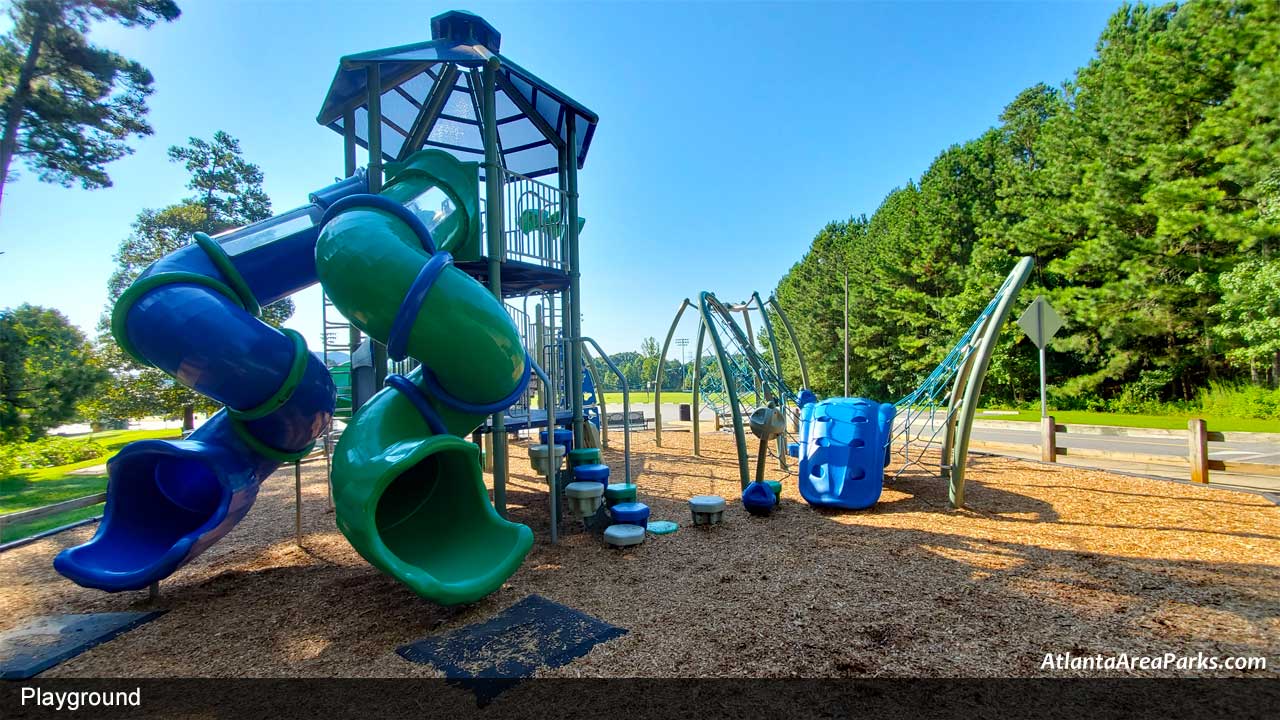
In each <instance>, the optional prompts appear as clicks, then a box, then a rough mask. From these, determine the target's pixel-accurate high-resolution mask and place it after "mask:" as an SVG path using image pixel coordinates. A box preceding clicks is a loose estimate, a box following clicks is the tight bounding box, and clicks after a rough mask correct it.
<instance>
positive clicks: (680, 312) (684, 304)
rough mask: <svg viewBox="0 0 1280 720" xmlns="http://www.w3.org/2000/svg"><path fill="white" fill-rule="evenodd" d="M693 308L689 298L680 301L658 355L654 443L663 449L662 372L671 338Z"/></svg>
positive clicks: (654, 389) (655, 380)
mask: <svg viewBox="0 0 1280 720" xmlns="http://www.w3.org/2000/svg"><path fill="white" fill-rule="evenodd" d="M690 307H693V303H692V302H690V301H689V298H685V299H684V300H681V301H680V307H679V308H678V309H676V318H675V319H674V320H672V321H671V327H670V328H668V329H667V339H666V340H663V341H662V352H661V353H660V354H659V355H658V373H657V375H656V376H655V377H654V379H653V433H654V442H655V443H657V445H658V447H662V371H663V366H664V364H665V363H666V361H667V350H669V349H671V338H673V337H675V334H676V326H678V325H679V324H680V318H681V317H683V316H684V311H685V310H688V309H689V308H690ZM693 393H694V395H697V394H698V386H697V385H694V387H693Z"/></svg>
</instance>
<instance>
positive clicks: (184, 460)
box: [53, 174, 367, 592]
mask: <svg viewBox="0 0 1280 720" xmlns="http://www.w3.org/2000/svg"><path fill="white" fill-rule="evenodd" d="M364 192H367V182H366V180H365V177H364V175H363V174H358V175H354V176H352V177H350V178H347V179H346V180H343V181H340V182H338V183H336V184H334V185H331V186H329V187H327V188H325V189H323V190H320V191H318V192H316V193H314V194H312V195H311V197H310V200H311V203H310V204H309V205H305V206H303V207H300V208H297V209H296V210H293V211H290V212H287V213H284V214H282V215H277V216H276V217H273V218H271V219H269V220H264V221H262V222H260V223H257V224H254V225H250V226H247V227H244V228H241V229H239V230H235V231H232V232H230V233H227V234H225V235H223V236H220V237H218V238H217V239H214V238H210V237H208V236H206V235H203V234H199V233H197V235H196V242H195V243H194V244H192V245H190V246H187V247H185V248H183V249H181V250H178V251H176V252H174V253H172V254H170V255H168V256H166V257H164V258H162V259H160V260H158V261H156V262H155V263H154V264H152V265H151V266H150V267H148V268H147V269H146V270H145V271H143V273H142V274H141V275H140V276H139V277H138V279H137V280H136V281H135V282H134V283H133V285H132V286H130V287H129V289H128V290H126V291H125V293H124V294H123V295H122V296H121V297H120V299H119V301H118V302H117V303H116V305H115V308H114V313H113V315H112V334H113V335H114V336H115V338H116V341H117V342H118V343H119V344H120V346H121V348H123V349H124V350H125V352H127V353H128V354H129V355H131V356H132V357H134V358H135V359H137V360H138V361H139V362H141V363H143V364H146V365H150V366H152V367H156V368H159V369H160V370H163V371H164V372H165V373H168V374H169V375H170V376H172V377H173V378H174V380H176V381H177V382H179V383H181V384H182V385H184V386H186V387H189V388H191V389H192V390H195V391H197V392H199V393H201V394H203V395H206V396H208V397H210V398H212V399H213V400H215V401H217V402H219V403H222V404H224V405H225V406H226V407H225V408H223V409H222V410H221V411H219V412H218V413H217V414H216V415H214V416H213V417H212V418H211V419H210V420H209V421H208V422H206V423H205V424H204V425H202V426H201V427H200V428H199V429H198V430H196V431H195V432H194V433H192V434H191V436H190V437H189V438H187V439H185V440H143V441H139V442H135V443H131V444H129V445H127V446H126V447H125V448H124V449H123V450H121V451H120V452H119V454H117V455H116V456H115V457H113V458H112V459H111V460H110V462H108V463H107V471H108V476H109V480H108V484H107V503H106V508H105V510H104V511H103V517H102V522H101V523H100V525H99V526H98V531H97V533H96V534H95V535H94V536H93V538H92V539H91V540H90V541H89V542H87V543H85V544H83V545H80V546H77V547H73V548H69V549H67V550H64V551H62V552H61V553H59V554H58V556H57V557H56V558H55V559H54V563H53V564H54V568H56V569H57V571H58V572H59V573H61V574H62V575H64V576H66V577H67V578H69V579H71V580H73V581H74V582H76V583H78V584H80V585H83V586H86V587H92V588H98V589H100V590H106V591H111V592H116V591H122V590H137V589H140V588H144V587H146V586H148V585H150V584H151V583H152V582H156V581H158V580H160V579H161V578H164V577H166V576H168V575H169V574H170V573H172V572H173V571H174V570H176V569H178V568H179V567H181V566H182V565H183V564H185V563H187V562H188V561H190V560H191V559H192V558H194V557H196V556H197V555H199V554H200V553H201V552H203V551H204V550H205V549H207V548H208V547H209V546H210V545H212V544H213V543H215V542H217V541H218V539H220V538H221V537H222V536H224V535H226V534H227V533H228V532H229V531H230V530H231V528H233V527H235V525H236V523H238V522H239V521H240V519H241V518H243V517H244V516H245V514H246V513H247V512H248V511H249V508H250V507H252V505H253V501H254V499H255V498H256V497H257V495H258V487H259V486H260V485H261V483H262V481H263V480H265V479H266V478H267V477H268V476H269V475H270V474H271V473H272V472H273V471H274V470H275V469H276V468H277V467H279V466H280V464H281V463H285V462H292V461H293V460H295V459H298V458H301V457H302V456H304V455H306V454H307V453H309V452H310V450H311V448H312V446H313V444H314V442H315V438H316V437H317V436H318V435H319V434H320V433H321V432H322V431H323V430H324V428H325V427H326V426H327V425H328V423H329V420H330V418H331V417H332V415H333V409H334V395H335V391H334V386H333V381H332V380H331V379H330V377H329V373H328V371H327V370H326V368H325V367H324V363H323V362H321V360H320V359H319V358H317V357H316V356H315V355H313V354H311V353H310V352H309V351H308V350H307V346H306V342H305V341H303V339H302V337H301V336H300V335H299V334H298V333H296V332H294V331H292V330H279V329H276V328H274V327H271V326H270V325H267V324H266V323H264V322H263V321H262V320H260V319H259V317H258V315H259V309H260V307H261V306H263V305H267V304H270V303H272V302H275V301H277V300H280V299H281V298H284V297H287V296H289V295H291V294H293V293H295V292H298V291H299V290H302V289H303V288H306V287H308V286H310V285H313V284H315V283H316V282H317V281H318V277H317V274H316V267H315V246H316V238H317V236H318V234H319V231H320V222H321V218H322V217H323V214H324V210H325V208H326V207H328V206H329V205H331V204H332V203H334V202H336V201H337V200H339V199H341V198H342V197H346V196H348V195H352V194H356V193H364Z"/></svg>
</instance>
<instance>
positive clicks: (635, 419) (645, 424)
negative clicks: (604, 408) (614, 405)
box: [606, 410, 649, 430]
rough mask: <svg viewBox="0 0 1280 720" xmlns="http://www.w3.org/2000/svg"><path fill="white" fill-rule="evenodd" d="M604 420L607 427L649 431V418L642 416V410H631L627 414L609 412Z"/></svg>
mask: <svg viewBox="0 0 1280 720" xmlns="http://www.w3.org/2000/svg"><path fill="white" fill-rule="evenodd" d="M606 420H607V421H608V423H609V427H611V428H612V427H616V428H621V427H631V428H635V427H640V428H643V429H645V430H648V429H649V418H646V417H645V416H644V411H643V410H632V411H631V412H629V413H620V412H611V413H609V414H608V417H607V418H606Z"/></svg>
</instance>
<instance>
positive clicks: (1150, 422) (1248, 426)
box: [978, 410, 1280, 433]
mask: <svg viewBox="0 0 1280 720" xmlns="http://www.w3.org/2000/svg"><path fill="white" fill-rule="evenodd" d="M1000 412H1002V413H1003V412H1012V411H1000ZM979 413H980V414H979V415H978V419H979V420H1013V421H1016V422H1036V423H1038V422H1040V411H1039V410H1019V411H1017V414H1016V415H1004V414H1001V415H982V414H981V411H979ZM1049 414H1051V415H1053V419H1054V421H1055V422H1057V423H1058V424H1060V425H1072V424H1075V425H1117V426H1120V427H1137V428H1161V429H1165V430H1186V429H1187V420H1189V419H1191V418H1193V417H1200V418H1204V421H1205V424H1207V425H1208V426H1209V430H1211V431H1212V430H1216V431H1218V432H1273V433H1274V432H1280V421H1276V420H1255V419H1251V418H1226V417H1216V416H1213V415H1208V416H1206V415H1204V414H1193V413H1187V414H1185V415H1126V414H1122V413H1107V412H1091V411H1088V410H1050V411H1049Z"/></svg>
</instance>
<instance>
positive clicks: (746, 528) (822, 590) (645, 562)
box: [0, 431, 1280, 677]
mask: <svg viewBox="0 0 1280 720" xmlns="http://www.w3.org/2000/svg"><path fill="white" fill-rule="evenodd" d="M613 439H614V444H613V447H612V449H611V450H610V451H608V452H606V453H605V459H606V461H607V462H608V463H609V465H610V466H611V467H612V468H613V474H614V477H615V481H618V480H617V478H620V477H621V476H622V456H621V438H620V437H617V436H616V433H615V437H614V438H613ZM663 440H664V447H661V448H659V447H657V446H656V445H655V443H654V437H653V433H652V432H648V433H635V434H633V438H632V448H633V455H632V469H633V473H634V476H635V477H636V479H637V481H638V483H639V487H640V495H641V500H642V501H643V502H646V503H648V504H649V505H650V507H651V508H652V510H653V518H652V519H655V520H657V519H664V520H675V521H678V522H679V523H680V524H681V526H682V527H681V529H680V530H679V532H677V533H675V534H674V535H669V536H662V537H655V536H652V535H651V536H650V537H649V539H648V540H647V541H646V542H645V543H644V545H642V546H640V547H638V548H633V549H629V550H625V551H615V550H610V549H608V548H606V547H604V546H603V545H602V543H601V542H600V540H599V538H598V537H597V536H594V535H591V534H588V533H585V532H582V531H581V530H579V529H578V526H577V525H575V523H574V522H573V521H572V520H571V519H569V518H566V520H565V521H564V526H565V528H566V530H567V531H569V533H570V534H567V535H566V536H565V537H563V538H562V542H561V543H560V544H559V545H557V546H552V545H550V544H549V541H548V540H549V526H548V513H547V494H546V490H545V484H544V483H543V482H542V480H541V478H539V477H538V476H536V475H535V474H534V473H533V471H532V470H531V469H530V467H529V465H528V463H527V460H526V455H525V451H524V447H523V444H524V443H523V441H521V442H520V443H513V445H512V450H511V464H512V469H511V472H512V478H511V482H510V484H509V486H508V494H507V497H508V503H509V505H510V514H511V516H512V518H513V519H515V520H518V521H520V522H524V523H526V524H528V525H530V526H531V527H532V528H533V529H534V532H535V533H536V535H537V538H538V542H537V543H536V545H535V546H534V549H533V551H532V552H531V553H530V555H529V558H528V559H527V560H526V562H525V563H524V565H523V566H522V567H521V569H520V570H519V571H518V572H517V573H516V574H515V575H514V576H512V577H511V578H510V580H509V581H508V582H507V584H506V585H505V586H504V587H503V588H502V589H501V590H500V591H498V592H496V593H494V594H493V595H491V596H490V597H488V598H486V599H484V600H483V601H481V602H478V603H476V604H473V605H469V606H464V607H457V608H443V607H439V606H436V605H432V604H431V603H428V602H425V601H423V600H421V599H419V598H418V597H416V596H415V595H413V594H412V593H411V592H410V591H409V590H408V589H407V588H405V587H404V586H403V585H400V584H399V583H397V582H396V581H395V580H392V579H391V578H389V577H387V576H385V575H382V574H380V573H379V572H378V571H376V570H374V569H373V568H372V567H371V566H369V565H368V564H366V563H365V562H364V561H363V560H362V559H361V558H360V557H359V556H358V555H357V554H356V553H355V551H353V550H352V549H351V547H350V546H349V545H348V544H347V542H346V540H345V539H344V538H343V537H342V535H341V534H340V533H339V532H338V531H337V530H336V528H335V526H334V517H333V514H332V513H330V512H328V511H327V510H328V503H327V501H326V485H325V478H324V472H325V465H324V462H323V461H318V462H311V463H309V464H307V465H306V466H304V499H303V522H304V531H305V538H304V547H303V548H298V547H297V546H295V544H294V541H293V517H294V501H293V473H292V469H291V468H286V469H284V470H281V471H280V472H278V473H276V474H275V475H273V476H272V477H271V478H270V479H269V480H268V481H267V482H266V483H265V484H264V486H263V488H262V492H261V493H260V495H259V498H258V501H257V506H256V507H255V508H253V510H252V511H251V512H250V514H249V516H248V517H247V518H246V519H245V520H244V522H242V523H241V525H240V526H239V527H238V528H236V529H235V530H234V531H233V532H232V533H231V534H229V535H228V536H227V537H226V538H224V539H223V540H222V541H221V542H220V543H218V544H217V545H215V546H214V547H213V548H211V549H210V550H209V551H208V552H206V553H205V554H204V555H202V556H201V557H199V558H198V559H196V560H195V561H193V562H192V563H191V564H189V565H188V566H186V567H185V568H183V569H181V570H179V571H178V572H177V573H175V574H174V575H173V576H172V577H171V578H169V579H167V580H166V581H164V582H163V583H162V584H161V588H162V597H161V599H160V601H159V605H160V606H161V607H165V608H167V609H168V610H169V612H168V613H167V614H165V615H164V616H163V617H161V618H159V619H158V620H156V621H153V622H151V623H149V624H147V625H145V626H143V627H141V628H139V629H137V630H134V631H132V632H129V633H127V634H125V635H123V636H121V637H119V638H117V639H115V640H113V641H111V642H109V643H107V644H104V645H102V646H99V647H97V648H95V649H93V650H90V651H89V652H87V653H85V654H83V655H81V656H80V657H78V658H75V659H73V660H70V661H68V662H65V663H63V664H62V665H60V666H58V667H56V668H53V669H52V670H49V671H48V672H46V673H45V675H46V676H67V677H73V676H76V677H83V676H138V677H144V676H257V677H263V676H267V677H279V676H340V677H369V676H378V677H413V676H421V677H429V676H434V675H438V673H437V672H436V671H435V670H434V669H433V668H431V667H429V666H423V665H415V664H412V663H410V662H408V661H406V660H404V659H402V658H401V657H399V656H398V655H396V653H395V649H396V648H397V647H399V646H400V645H403V644H405V643H409V642H412V641H415V640H419V639H421V638H423V637H426V636H428V635H432V634H435V633H440V632H443V631H446V630H449V629H453V628H457V627H460V626H462V625H466V624H470V623H475V622H482V621H484V620H486V619H488V618H489V617H491V616H492V615H493V614H494V613H495V612H497V611H498V610H501V609H502V608H505V607H507V606H508V605H511V604H513V603H514V602H516V601H518V600H519V599H521V598H523V597H525V596H526V595H529V594H530V593H538V594H540V595H543V596H545V597H547V598H550V599H552V600H555V601H557V602H560V603H563V604H565V605H568V606H570V607H574V608H577V609H579V610H582V611H584V612H587V613H589V614H591V615H594V616H597V617H599V618H601V619H602V620H605V621H606V622H609V623H611V624H614V625H617V626H620V627H623V628H627V629H628V631H629V632H628V633H627V634H626V635H625V636H623V637H621V638H618V639H615V640H612V641H610V642H607V643H604V644H602V645H598V646H596V648H595V649H594V650H592V651H591V652H590V653H589V654H588V655H586V656H585V657H583V658H580V659H578V660H576V661H574V662H572V663H570V664H569V665H567V666H564V667H562V668H557V669H555V670H547V671H544V672H543V674H544V675H546V676H559V677H598V676H609V677H614V676H646V677H672V676H680V677H690V676H736V677H743V676H763V677H790V676H1037V675H1053V676H1063V675H1070V674H1071V673H1070V672H1063V671H1056V672H1050V671H1045V670H1041V669H1040V665H1041V662H1042V660H1043V658H1044V656H1045V654H1046V653H1066V652H1070V653H1072V654H1074V655H1077V656H1081V655H1092V654H1098V653H1101V654H1104V655H1114V654H1119V653H1128V654H1130V655H1163V654H1164V653H1167V652H1173V653H1177V654H1180V655H1195V654H1196V653H1198V652H1203V653H1205V654H1206V655H1216V656H1221V657H1225V656H1245V655H1254V656H1256V655H1263V656H1266V657H1267V658H1268V666H1269V667H1270V668H1271V669H1270V670H1267V671H1265V672H1264V673H1263V674H1265V675H1268V676H1271V677H1275V672H1276V670H1275V668H1277V667H1280V508H1277V507H1276V506H1275V505H1274V504H1272V503H1271V502H1269V501H1268V500H1267V499H1265V498H1263V497H1260V496H1257V495H1252V494H1247V493H1241V492H1231V491H1226V490H1219V489H1213V488H1206V487H1199V486H1192V485H1186V484H1180V483H1174V482H1166V481H1159V480H1148V479H1143V478H1135V477H1126V476H1119V475H1113V474H1108V473H1105V472H1100V471H1090V470H1081V469H1075V468H1067V467H1061V466H1059V467H1055V466H1049V465H1041V464H1034V463H1028V462H1023V461H1019V460H1012V459H1003V458H989V457H974V458H972V459H971V463H970V475H969V478H970V482H969V486H968V491H969V492H968V507H967V508H966V509H964V510H953V509H951V508H950V507H949V506H948V503H947V490H946V483H945V482H944V481H942V480H940V479H939V478H938V477H936V475H935V474H934V473H933V472H932V470H930V469H927V468H913V469H911V470H909V471H908V472H906V473H904V474H903V476H902V477H900V478H899V479H897V480H896V481H893V482H892V483H890V484H889V485H888V486H887V487H886V488H885V491H884V494H883V496H882V497H881V500H880V503H879V504H878V505H876V506H875V507H874V508H872V509H870V510H865V511H859V512H836V511H826V510H819V509H815V508H811V507H810V506H808V505H807V504H805V503H804V501H803V500H802V499H801V498H800V496H799V493H798V492H797V490H796V486H795V478H794V476H784V473H783V472H782V471H781V470H780V469H779V468H778V467H777V465H776V463H774V464H773V465H772V466H771V469H770V477H771V478H773V479H782V480H784V484H785V490H784V497H783V503H782V506H781V508H780V510H779V511H778V512H776V513H775V514H774V515H773V516H772V517H769V518H754V517H751V516H749V515H747V514H746V513H745V512H744V511H743V509H742V507H741V505H740V504H739V502H738V497H737V496H738V481H737V467H736V464H735V463H734V455H735V453H734V448H733V442H732V437H731V436H730V435H728V434H723V433H712V432H708V433H705V434H704V435H703V438H702V450H703V457H701V458H695V457H692V456H691V454H690V451H689V447H690V440H691V437H690V434H689V433H688V432H687V431H686V432H665V433H664V434H663ZM753 459H754V457H753ZM698 494H718V495H723V496H724V497H725V498H726V499H727V500H728V508H727V510H726V512H725V524H724V525H722V526H719V527H714V528H709V529H705V528H695V527H691V526H690V518H689V515H688V509H687V505H686V501H687V500H688V498H689V497H690V496H692V495H698ZM92 531H93V528H92V527H89V528H81V529H77V530H74V531H70V532H66V533H62V534H61V535H58V536H55V537H53V538H49V539H46V540H42V541H39V542H36V543H33V544H31V545H28V546H26V547H23V548H19V549H16V550H13V551H10V552H6V553H4V554H3V555H0V631H4V630H8V629H10V628H12V627H15V626H17V625H21V624H23V623H25V622H26V621H27V620H28V619H30V618H31V617H33V616H37V615H44V614H50V613H66V612H77V613H79V612H96V611H114V610H130V609H142V608H146V607H150V605H149V604H148V602H147V599H146V593H145V592H136V593H121V594H115V595H111V594H106V593H101V592H97V591H93V590H86V589H83V588H79V587H77V586H75V585H73V584H72V583H71V582H69V581H67V580H65V579H63V578H61V577H60V576H58V575H57V574H56V573H54V571H53V569H52V567H51V566H50V561H51V560H52V558H53V556H54V554H56V553H57V552H58V551H59V550H61V549H62V548H65V547H69V546H71V545H74V544H77V543H80V542H83V541H84V540H86V539H87V538H88V537H89V536H90V535H91V534H92ZM1134 674H1142V673H1141V672H1137V673H1134ZM1149 674H1171V673H1168V672H1162V673H1149ZM1191 674H1196V675H1203V674H1205V673H1203V672H1199V673H1191ZM1255 674H1257V673H1255Z"/></svg>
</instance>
